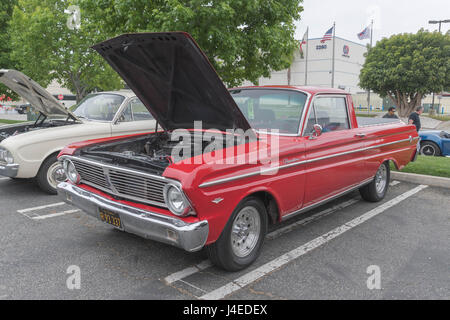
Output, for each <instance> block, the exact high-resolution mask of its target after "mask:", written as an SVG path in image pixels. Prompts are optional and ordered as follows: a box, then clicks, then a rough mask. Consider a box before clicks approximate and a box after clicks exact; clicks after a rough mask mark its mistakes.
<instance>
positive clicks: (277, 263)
mask: <svg viewBox="0 0 450 320" xmlns="http://www.w3.org/2000/svg"><path fill="white" fill-rule="evenodd" d="M426 187H427V186H426V185H420V186H418V187H416V188H414V189H411V190H409V191H407V192H405V193H404V194H402V195H400V196H398V197H396V198H394V199H392V200H390V201H387V202H385V203H383V204H382V205H380V206H378V207H376V208H375V209H372V210H370V211H369V212H367V213H365V214H363V215H361V216H359V217H357V218H355V219H353V220H351V221H349V222H347V223H345V224H343V225H342V226H340V227H337V228H335V229H333V230H331V231H329V232H327V233H325V234H323V235H322V236H320V237H317V238H315V239H313V240H311V241H309V242H308V243H306V244H304V245H302V246H300V247H298V248H295V249H294V250H292V251H289V252H288V253H285V254H284V255H282V256H280V257H278V258H276V259H274V260H272V261H270V262H268V263H266V264H264V265H262V266H261V267H259V268H257V269H255V270H253V271H250V272H249V273H246V274H244V275H243V276H241V277H239V278H237V279H236V280H234V281H233V282H230V283H228V284H226V285H224V286H222V287H220V288H218V289H216V290H214V291H212V292H210V293H207V294H205V295H203V296H201V297H200V299H203V300H218V299H222V298H225V297H226V296H227V295H229V294H231V293H233V292H235V291H237V290H240V289H242V288H244V287H245V286H247V285H249V284H251V283H253V282H255V281H256V280H258V279H260V278H262V277H264V276H266V275H267V274H268V273H270V272H273V271H274V270H277V269H279V268H280V267H282V266H284V265H285V264H287V263H289V262H291V261H293V260H295V259H297V258H299V257H301V256H302V255H304V254H306V253H308V252H310V251H312V250H314V249H315V248H317V247H320V246H321V245H323V244H325V243H327V242H329V241H331V240H332V239H334V238H336V237H337V236H339V235H341V234H343V233H344V232H346V231H348V230H351V229H353V228H354V227H356V226H358V225H360V224H362V223H363V222H365V221H367V220H369V219H371V218H373V217H375V216H377V215H378V214H380V213H382V212H384V211H386V210H387V209H389V208H391V207H393V206H395V205H396V204H398V203H400V202H401V201H403V200H405V199H407V198H408V197H411V196H412V195H414V194H416V193H417V192H419V191H421V190H423V189H425V188H426Z"/></svg>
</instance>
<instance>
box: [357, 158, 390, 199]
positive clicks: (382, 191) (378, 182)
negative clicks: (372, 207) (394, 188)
mask: <svg viewBox="0 0 450 320" xmlns="http://www.w3.org/2000/svg"><path fill="white" fill-rule="evenodd" d="M390 177H391V172H390V168H389V161H386V162H383V163H382V164H381V166H380V167H379V168H378V170H377V173H376V174H375V177H374V178H373V180H372V182H370V183H369V184H367V185H365V186H364V187H361V188H359V193H360V194H361V196H362V198H363V199H364V200H366V201H370V202H378V201H381V200H383V198H384V197H385V196H386V193H387V190H388V188H389V181H390Z"/></svg>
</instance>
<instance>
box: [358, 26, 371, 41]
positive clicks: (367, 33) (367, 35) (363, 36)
mask: <svg viewBox="0 0 450 320" xmlns="http://www.w3.org/2000/svg"><path fill="white" fill-rule="evenodd" d="M370 34H371V30H370V27H366V28H365V29H364V30H363V31H361V32H360V33H358V34H357V35H358V39H359V40H363V39H369V38H370Z"/></svg>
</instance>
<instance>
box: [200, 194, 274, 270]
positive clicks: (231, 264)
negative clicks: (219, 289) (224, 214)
mask: <svg viewBox="0 0 450 320" xmlns="http://www.w3.org/2000/svg"><path fill="white" fill-rule="evenodd" d="M267 223H268V219H267V210H266V207H265V206H264V203H263V202H262V201H261V200H260V199H258V198H254V197H250V198H247V199H245V200H243V201H242V202H241V203H240V204H239V205H238V206H237V207H236V209H235V210H234V211H233V214H232V215H231V218H230V220H229V221H228V223H227V224H226V226H225V228H224V230H223V231H222V234H221V235H220V237H219V239H218V240H217V241H216V242H215V243H213V244H210V245H208V246H207V247H206V252H207V254H208V257H209V259H210V260H211V262H212V263H213V264H215V265H217V266H219V267H221V268H223V269H225V270H228V271H238V270H242V269H244V268H246V267H248V266H249V265H251V264H252V263H253V262H254V261H255V260H256V258H258V256H259V254H260V252H261V248H262V245H263V243H264V238H265V237H266V234H267Z"/></svg>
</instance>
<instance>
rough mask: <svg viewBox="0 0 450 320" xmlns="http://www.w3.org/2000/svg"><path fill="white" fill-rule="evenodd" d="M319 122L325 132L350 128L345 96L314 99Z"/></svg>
mask: <svg viewBox="0 0 450 320" xmlns="http://www.w3.org/2000/svg"><path fill="white" fill-rule="evenodd" d="M314 109H315V112H316V120H317V123H318V124H320V125H321V126H322V130H323V132H330V131H338V130H346V129H350V124H349V119H348V113H347V105H346V103H345V97H342V98H341V97H321V98H317V99H315V100H314Z"/></svg>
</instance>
